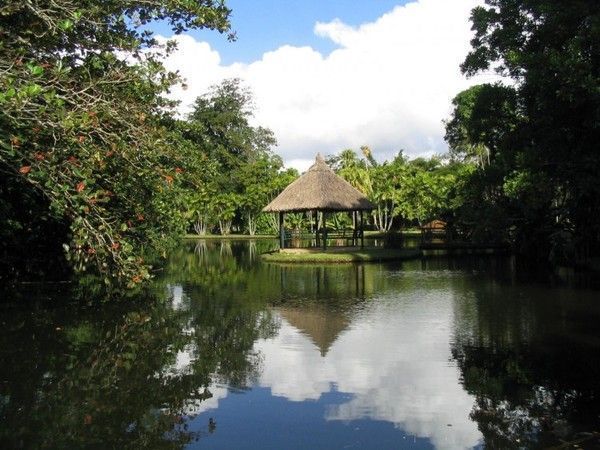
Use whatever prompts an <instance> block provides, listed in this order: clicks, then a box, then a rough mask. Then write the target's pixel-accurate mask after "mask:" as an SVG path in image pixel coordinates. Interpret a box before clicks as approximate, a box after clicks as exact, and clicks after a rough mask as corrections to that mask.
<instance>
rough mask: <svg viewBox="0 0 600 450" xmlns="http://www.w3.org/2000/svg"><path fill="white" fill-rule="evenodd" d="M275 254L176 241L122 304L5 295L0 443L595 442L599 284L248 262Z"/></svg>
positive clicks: (448, 264) (463, 264) (433, 266)
mask: <svg viewBox="0 0 600 450" xmlns="http://www.w3.org/2000/svg"><path fill="white" fill-rule="evenodd" d="M274 245H276V243H274V242H269V241H259V240H257V241H255V242H254V241H250V242H230V241H228V242H220V241H211V240H204V241H198V242H190V243H189V244H187V245H185V246H183V247H182V248H181V249H180V250H179V251H177V252H175V253H174V254H173V255H172V256H171V259H170V261H169V263H168V264H167V265H166V268H165V270H164V271H163V272H162V273H161V276H160V279H158V280H157V282H156V286H155V289H154V290H153V291H152V292H148V293H144V294H141V295H140V296H139V298H136V299H129V300H127V301H124V302H122V303H117V304H111V305H101V306H81V304H80V303H76V302H71V301H70V294H69V293H68V292H67V293H60V292H55V293H54V294H52V293H50V294H48V293H47V292H46V293H45V294H44V296H45V297H50V298H51V300H52V301H50V302H48V301H36V299H35V298H33V297H34V296H33V295H31V296H30V297H32V298H30V299H29V300H28V301H23V302H21V303H18V304H9V303H6V304H4V305H3V306H2V308H1V309H0V360H1V361H2V364H0V447H1V448H113V447H123V448H173V449H178V448H186V447H187V448H261V449H262V448H343V447H355V448H378V449H379V448H408V447H411V448H432V447H433V448H443V449H448V448H450V449H451V448H456V449H463V448H465V449H466V448H474V447H475V448H477V447H489V448H523V447H526V448H544V447H546V446H551V445H557V444H559V443H560V442H561V440H564V441H577V442H581V443H582V446H585V445H588V444H594V445H595V444H597V441H598V440H597V439H596V437H595V435H594V434H590V433H594V432H596V431H598V430H599V429H600V426H599V419H600V416H599V414H600V401H599V400H598V394H599V383H598V381H597V380H598V379H600V340H599V339H598V335H597V323H598V321H599V319H600V304H598V302H597V292H593V291H586V290H575V289H567V288H558V287H552V288H551V287H548V286H547V285H545V284H543V283H538V282H524V281H523V274H522V273H518V272H516V267H517V266H516V265H515V263H514V261H511V260H509V259H491V258H463V259H452V260H449V259H442V258H439V259H431V260H423V261H413V262H408V263H388V264H364V265H332V266H284V265H283V266H282V265H270V264H260V262H259V261H258V260H257V255H258V254H260V253H261V252H262V251H266V250H269V249H270V248H272V246H274ZM291 424H293V426H291ZM197 439H198V441H196V440H197Z"/></svg>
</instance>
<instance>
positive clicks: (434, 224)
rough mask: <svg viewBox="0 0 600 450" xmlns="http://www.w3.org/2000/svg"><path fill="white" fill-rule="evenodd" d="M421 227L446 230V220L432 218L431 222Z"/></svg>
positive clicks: (423, 228)
mask: <svg viewBox="0 0 600 450" xmlns="http://www.w3.org/2000/svg"><path fill="white" fill-rule="evenodd" d="M421 229H422V230H445V229H446V222H444V221H443V220H439V219H435V220H432V221H431V222H428V223H426V224H425V225H422V226H421Z"/></svg>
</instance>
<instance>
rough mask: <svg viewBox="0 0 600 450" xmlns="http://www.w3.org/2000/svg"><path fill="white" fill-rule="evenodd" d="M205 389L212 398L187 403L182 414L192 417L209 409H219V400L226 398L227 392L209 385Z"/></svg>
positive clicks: (222, 388) (224, 388)
mask: <svg viewBox="0 0 600 450" xmlns="http://www.w3.org/2000/svg"><path fill="white" fill-rule="evenodd" d="M207 389H208V391H209V392H210V393H211V394H212V397H210V398H206V399H203V400H199V399H195V400H192V401H191V402H189V403H187V404H186V406H185V409H184V411H183V413H184V414H186V415H189V416H192V415H198V414H201V413H203V412H205V411H208V410H210V409H217V408H218V407H219V400H221V399H222V398H225V397H227V393H228V391H227V388H226V387H223V386H217V385H211V386H209V387H208V388H207Z"/></svg>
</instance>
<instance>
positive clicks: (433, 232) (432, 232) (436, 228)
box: [421, 219, 446, 243]
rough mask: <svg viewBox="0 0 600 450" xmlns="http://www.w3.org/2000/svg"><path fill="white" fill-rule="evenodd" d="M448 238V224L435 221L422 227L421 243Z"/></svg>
mask: <svg viewBox="0 0 600 450" xmlns="http://www.w3.org/2000/svg"><path fill="white" fill-rule="evenodd" d="M435 238H438V239H444V238H446V222H444V221H443V220H439V219H435V220H432V221H431V222H428V223H426V224H425V225H423V226H421V243H427V242H431V241H433V240H434V239H435Z"/></svg>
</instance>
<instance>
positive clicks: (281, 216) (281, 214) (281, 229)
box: [279, 211, 285, 249]
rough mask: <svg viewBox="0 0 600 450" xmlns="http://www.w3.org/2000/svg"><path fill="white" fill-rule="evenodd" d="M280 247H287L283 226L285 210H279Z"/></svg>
mask: <svg viewBox="0 0 600 450" xmlns="http://www.w3.org/2000/svg"><path fill="white" fill-rule="evenodd" d="M279 248H280V249H284V248H285V230H284V228H283V211H279Z"/></svg>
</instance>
